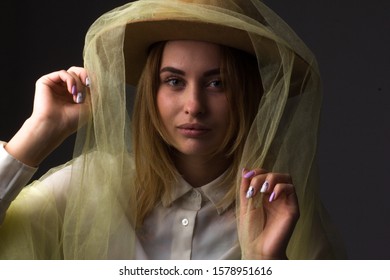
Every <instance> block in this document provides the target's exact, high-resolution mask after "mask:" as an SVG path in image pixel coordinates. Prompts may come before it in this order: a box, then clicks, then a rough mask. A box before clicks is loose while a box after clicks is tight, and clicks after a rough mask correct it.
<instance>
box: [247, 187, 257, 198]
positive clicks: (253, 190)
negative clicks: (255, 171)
mask: <svg viewBox="0 0 390 280" xmlns="http://www.w3.org/2000/svg"><path fill="white" fill-rule="evenodd" d="M254 193H255V189H254V187H252V186H250V187H249V189H248V191H247V192H246V198H251V197H252V196H253V195H254Z"/></svg>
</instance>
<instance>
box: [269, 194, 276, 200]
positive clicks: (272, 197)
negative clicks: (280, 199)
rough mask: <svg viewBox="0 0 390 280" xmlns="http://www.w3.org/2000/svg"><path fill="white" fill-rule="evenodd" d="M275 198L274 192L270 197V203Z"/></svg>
mask: <svg viewBox="0 0 390 280" xmlns="http://www.w3.org/2000/svg"><path fill="white" fill-rule="evenodd" d="M274 198H275V192H272V193H271V196H270V197H269V202H272V201H274Z"/></svg>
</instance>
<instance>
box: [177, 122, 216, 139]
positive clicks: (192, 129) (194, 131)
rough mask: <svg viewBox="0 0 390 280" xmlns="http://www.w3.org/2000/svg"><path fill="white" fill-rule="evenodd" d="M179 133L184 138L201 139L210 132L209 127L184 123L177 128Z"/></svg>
mask: <svg viewBox="0 0 390 280" xmlns="http://www.w3.org/2000/svg"><path fill="white" fill-rule="evenodd" d="M177 129H178V130H179V132H180V133H181V134H182V135H183V136H186V137H191V138H196V137H201V136H203V135H205V134H207V133H208V132H210V131H211V129H210V128H209V127H207V126H206V125H203V124H199V123H186V124H182V125H179V126H177Z"/></svg>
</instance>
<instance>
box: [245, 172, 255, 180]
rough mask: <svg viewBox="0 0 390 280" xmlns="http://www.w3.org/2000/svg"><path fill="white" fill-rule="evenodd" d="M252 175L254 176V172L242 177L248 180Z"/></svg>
mask: <svg viewBox="0 0 390 280" xmlns="http://www.w3.org/2000/svg"><path fill="white" fill-rule="evenodd" d="M253 175H255V171H253V170H252V171H249V172H248V173H246V174H245V175H244V178H245V179H249V178H250V177H252V176H253Z"/></svg>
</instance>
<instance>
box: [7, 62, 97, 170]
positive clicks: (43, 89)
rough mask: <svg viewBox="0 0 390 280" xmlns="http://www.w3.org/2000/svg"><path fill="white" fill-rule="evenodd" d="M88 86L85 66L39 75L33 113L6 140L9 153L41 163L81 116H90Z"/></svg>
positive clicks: (69, 133)
mask: <svg viewBox="0 0 390 280" xmlns="http://www.w3.org/2000/svg"><path fill="white" fill-rule="evenodd" d="M88 86H89V82H88V76H87V72H86V70H85V69H84V68H81V67H71V68H69V69H68V70H67V71H65V70H60V71H56V72H52V73H50V74H47V75H45V76H43V77H41V78H40V79H38V80H37V82H36V86H35V97H34V106H33V112H32V115H31V116H30V118H28V119H27V120H26V122H25V123H24V124H23V126H22V127H21V129H20V130H19V131H18V132H17V133H16V134H15V136H14V137H13V138H12V139H11V140H10V141H9V142H8V143H7V144H6V146H5V149H6V150H7V151H8V153H9V154H11V155H12V156H13V157H14V158H16V159H18V160H19V161H21V162H23V163H25V164H27V165H30V166H38V165H39V164H40V163H41V162H42V161H43V160H44V159H45V158H46V157H47V156H48V155H49V154H50V153H51V152H52V151H53V150H54V149H55V148H56V147H58V146H59V145H60V144H61V143H62V142H63V141H64V140H65V139H66V138H67V137H69V136H70V135H71V134H73V133H74V132H75V131H76V130H77V128H78V126H79V121H80V120H81V121H85V120H86V119H87V118H88V115H89V104H88V103H89V102H87V101H88V94H87V93H88V91H89V90H88ZM81 113H82V115H81Z"/></svg>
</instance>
